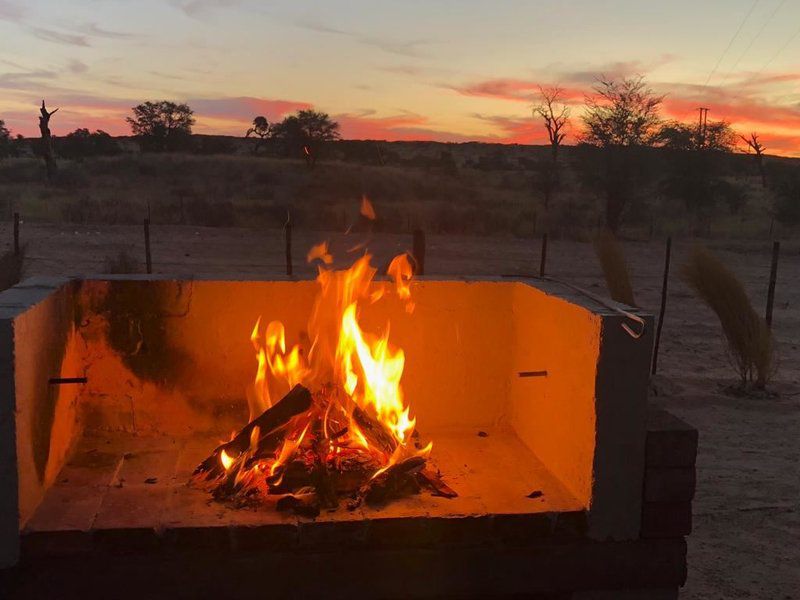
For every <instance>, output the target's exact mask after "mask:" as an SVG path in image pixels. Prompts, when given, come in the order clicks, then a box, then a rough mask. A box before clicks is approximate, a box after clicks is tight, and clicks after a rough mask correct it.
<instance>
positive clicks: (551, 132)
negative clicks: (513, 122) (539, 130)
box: [533, 86, 570, 161]
mask: <svg viewBox="0 0 800 600" xmlns="http://www.w3.org/2000/svg"><path fill="white" fill-rule="evenodd" d="M563 94H564V90H563V89H561V88H560V87H558V86H555V87H551V88H543V87H542V86H539V103H538V104H536V105H535V106H534V107H533V115H534V116H538V117H540V118H541V119H542V121H543V122H544V128H545V130H546V131H547V139H548V140H549V141H550V150H551V152H552V153H553V161H555V160H556V159H557V157H558V149H559V147H560V146H561V142H563V141H564V138H565V137H566V135H567V133H566V131H564V128H565V127H566V126H567V124H568V123H569V114H570V110H569V107H568V106H566V105H565V104H564V103H563V102H562V101H561V98H562V96H563Z"/></svg>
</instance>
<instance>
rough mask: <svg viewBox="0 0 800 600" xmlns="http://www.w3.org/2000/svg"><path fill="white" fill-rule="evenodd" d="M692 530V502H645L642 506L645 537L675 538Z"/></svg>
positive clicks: (643, 534)
mask: <svg viewBox="0 0 800 600" xmlns="http://www.w3.org/2000/svg"><path fill="white" fill-rule="evenodd" d="M691 532H692V503H691V502H645V503H644V506H643V507H642V534H641V535H642V537H643V538H675V537H682V536H684V535H689V534H690V533H691Z"/></svg>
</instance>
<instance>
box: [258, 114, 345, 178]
mask: <svg viewBox="0 0 800 600" xmlns="http://www.w3.org/2000/svg"><path fill="white" fill-rule="evenodd" d="M272 136H273V137H274V138H276V139H279V140H282V141H283V142H284V144H285V145H286V150H287V152H288V153H289V154H290V155H292V156H299V155H303V156H305V157H306V160H307V161H308V162H309V164H310V165H313V163H314V161H315V160H316V155H317V151H318V147H319V146H320V144H322V143H324V142H331V141H334V140H338V139H339V123H337V122H336V121H334V120H333V119H331V118H330V117H329V116H328V115H327V113H324V112H318V111H315V110H311V109H308V110H301V111H298V112H297V114H295V115H290V116H288V117H286V118H285V119H284V120H283V121H281V122H280V123H278V124H277V125H274V126H273V127H272Z"/></svg>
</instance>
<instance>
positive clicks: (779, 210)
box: [767, 162, 800, 225]
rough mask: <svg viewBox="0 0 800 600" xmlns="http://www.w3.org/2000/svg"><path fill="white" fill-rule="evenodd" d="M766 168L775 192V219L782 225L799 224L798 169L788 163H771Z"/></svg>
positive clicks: (799, 191) (799, 187)
mask: <svg viewBox="0 0 800 600" xmlns="http://www.w3.org/2000/svg"><path fill="white" fill-rule="evenodd" d="M767 167H769V180H770V186H771V187H772V188H773V189H774V191H775V195H774V204H773V208H774V214H775V218H776V219H777V220H778V221H779V222H780V223H783V224H784V225H796V224H798V223H800V167H798V166H797V165H795V164H793V163H789V162H771V163H769V165H767Z"/></svg>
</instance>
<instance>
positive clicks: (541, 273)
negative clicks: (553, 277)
mask: <svg viewBox="0 0 800 600" xmlns="http://www.w3.org/2000/svg"><path fill="white" fill-rule="evenodd" d="M546 265H547V234H546V233H545V234H542V254H541V260H540V261H539V277H544V269H545V266H546Z"/></svg>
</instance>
